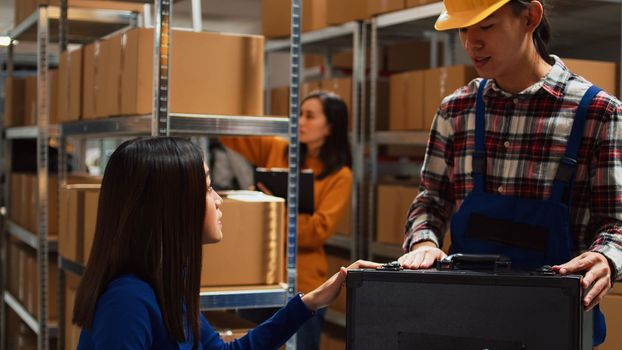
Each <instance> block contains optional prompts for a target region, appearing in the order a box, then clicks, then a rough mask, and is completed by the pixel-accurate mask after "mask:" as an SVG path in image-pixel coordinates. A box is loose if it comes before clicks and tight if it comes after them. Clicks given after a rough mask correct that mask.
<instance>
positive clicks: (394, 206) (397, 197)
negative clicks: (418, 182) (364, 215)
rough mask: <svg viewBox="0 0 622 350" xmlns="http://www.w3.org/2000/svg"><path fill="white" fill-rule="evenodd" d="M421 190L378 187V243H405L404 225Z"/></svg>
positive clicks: (401, 186)
mask: <svg viewBox="0 0 622 350" xmlns="http://www.w3.org/2000/svg"><path fill="white" fill-rule="evenodd" d="M417 194H419V189H418V188H417V187H412V186H403V185H383V184H381V185H378V204H377V209H376V210H377V212H376V242H380V243H389V244H400V245H401V244H402V243H404V225H405V224H406V217H407V214H408V210H409V209H410V205H411V204H412V202H413V200H414V199H415V197H416V196H417Z"/></svg>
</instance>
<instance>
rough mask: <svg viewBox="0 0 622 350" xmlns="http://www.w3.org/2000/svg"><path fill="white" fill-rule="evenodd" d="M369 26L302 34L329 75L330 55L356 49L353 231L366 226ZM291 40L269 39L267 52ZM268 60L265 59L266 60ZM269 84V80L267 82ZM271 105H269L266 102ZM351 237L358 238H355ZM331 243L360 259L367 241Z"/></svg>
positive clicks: (362, 24) (284, 47) (306, 47)
mask: <svg viewBox="0 0 622 350" xmlns="http://www.w3.org/2000/svg"><path fill="white" fill-rule="evenodd" d="M367 37H368V25H367V24H366V23H365V22H363V21H352V22H348V23H344V24H341V25H337V26H331V27H327V28H323V29H318V30H315V31H310V32H306V33H303V34H302V35H301V37H300V41H301V43H302V47H303V50H304V52H305V53H316V54H322V55H324V56H325V58H326V59H325V62H326V64H327V65H328V67H327V74H326V76H327V77H330V76H331V75H332V69H331V67H330V59H329V58H330V56H331V55H332V54H335V53H338V52H340V51H344V50H346V49H350V50H352V52H353V72H352V110H351V111H350V113H351V117H352V130H353V131H352V132H350V144H351V145H352V158H353V160H352V163H353V164H352V171H353V176H354V184H353V190H352V212H351V217H352V218H353V220H352V224H351V228H350V232H353V233H356V232H361V229H362V228H363V227H364V225H365V224H364V222H363V221H362V220H363V219H362V217H363V215H362V213H361V210H362V209H363V208H362V207H360V205H359V203H364V200H365V199H364V198H363V197H364V191H362V188H363V175H362V174H363V144H362V131H361V130H365V125H364V119H365V118H363V117H362V115H363V114H364V108H363V106H365V104H366V101H365V93H364V91H365V85H366V82H365V66H366V63H365V55H364V54H363V53H364V52H365V51H366V47H367V41H368V39H367ZM289 47H290V43H289V40H288V39H272V40H268V41H267V42H266V47H265V51H266V53H267V54H269V53H271V52H278V51H285V50H287V49H289ZM267 61H268V60H266V62H267ZM266 86H269V82H268V81H267V82H266ZM267 105H268V104H267ZM352 237H356V238H354V239H352ZM325 244H326V245H328V246H333V247H337V248H340V249H345V250H349V251H350V257H351V258H352V259H357V258H358V257H360V256H362V255H363V249H364V242H363V240H362V239H359V238H358V236H357V235H350V236H349V237H339V236H338V235H333V236H332V237H331V238H329V239H328V240H327V241H326V243H325Z"/></svg>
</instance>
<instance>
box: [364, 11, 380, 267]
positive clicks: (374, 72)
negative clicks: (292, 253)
mask: <svg viewBox="0 0 622 350" xmlns="http://www.w3.org/2000/svg"><path fill="white" fill-rule="evenodd" d="M370 36H371V45H370V46H371V47H370V56H371V58H370V60H371V62H370V70H371V71H370V73H369V80H370V81H369V84H370V87H369V95H370V96H369V99H370V101H369V145H370V147H369V152H370V153H369V156H370V160H369V167H370V172H369V190H368V191H367V196H368V198H369V202H368V206H367V224H368V227H369V232H368V235H367V246H368V247H371V246H372V243H373V241H374V238H375V235H376V184H377V182H378V144H377V143H376V118H377V117H378V116H377V115H376V104H377V95H376V94H377V90H378V20H377V18H376V17H373V18H372V19H371V35H370ZM366 257H367V259H370V260H371V259H372V252H371V249H368V252H367V255H366Z"/></svg>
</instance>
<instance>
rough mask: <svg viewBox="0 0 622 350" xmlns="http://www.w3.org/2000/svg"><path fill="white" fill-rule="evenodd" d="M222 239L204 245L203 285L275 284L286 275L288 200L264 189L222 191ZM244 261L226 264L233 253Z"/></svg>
mask: <svg viewBox="0 0 622 350" xmlns="http://www.w3.org/2000/svg"><path fill="white" fill-rule="evenodd" d="M223 196H224V197H223V203H222V205H221V207H220V209H221V210H222V213H223V218H222V222H223V229H222V230H223V239H222V241H221V242H219V243H218V244H208V245H205V246H203V269H202V271H201V286H203V287H208V286H233V285H273V284H277V283H280V282H282V276H283V274H284V266H285V264H284V261H285V260H284V249H283V247H284V246H285V201H284V200H283V199H282V198H278V197H272V196H267V195H264V194H262V193H261V192H251V193H249V192H247V191H242V192H231V193H229V194H227V195H224V194H223ZM233 255H235V256H243V257H244V261H245V263H244V264H223V262H224V261H229V260H231V256H233Z"/></svg>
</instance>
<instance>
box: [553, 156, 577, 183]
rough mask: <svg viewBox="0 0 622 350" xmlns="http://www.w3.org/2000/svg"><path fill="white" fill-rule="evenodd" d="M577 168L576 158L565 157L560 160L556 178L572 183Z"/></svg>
mask: <svg viewBox="0 0 622 350" xmlns="http://www.w3.org/2000/svg"><path fill="white" fill-rule="evenodd" d="M576 170H577V161H576V159H572V158H569V157H563V158H562V159H561V160H560V162H559V169H557V175H555V180H559V181H563V182H565V183H570V181H572V179H573V177H574V175H575V172H576Z"/></svg>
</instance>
